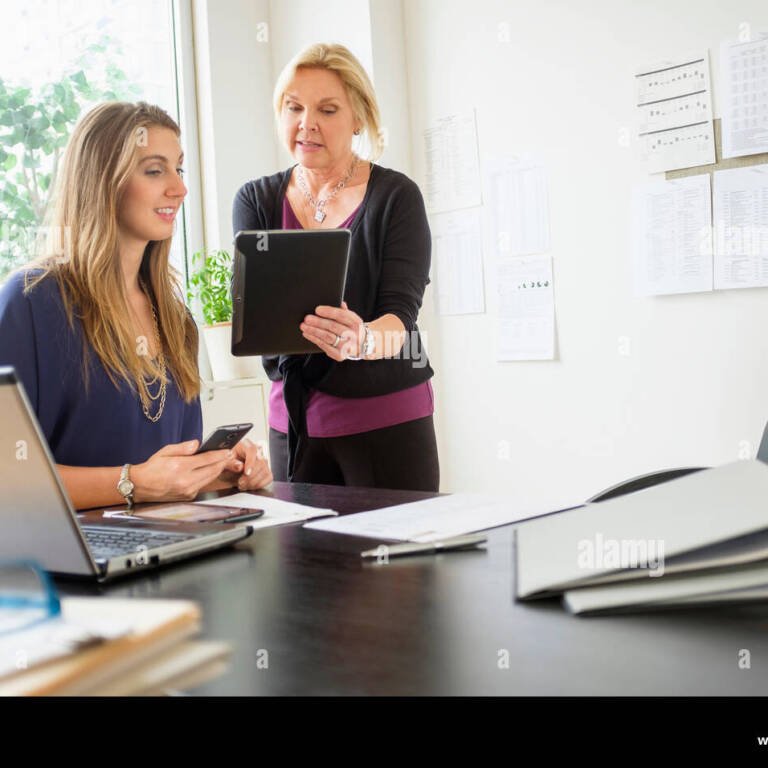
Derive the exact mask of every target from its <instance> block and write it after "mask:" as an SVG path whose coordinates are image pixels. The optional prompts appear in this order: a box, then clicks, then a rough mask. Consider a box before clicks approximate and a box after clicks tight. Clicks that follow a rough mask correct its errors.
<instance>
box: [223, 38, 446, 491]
mask: <svg viewBox="0 0 768 768" xmlns="http://www.w3.org/2000/svg"><path fill="white" fill-rule="evenodd" d="M274 109H275V114H276V117H277V122H278V130H279V134H280V138H281V140H282V142H283V143H284V145H285V147H286V148H287V149H288V151H289V152H290V153H291V155H292V156H293V158H294V159H295V161H296V164H295V165H293V166H292V167H291V168H288V169H287V170H285V171H282V172H280V173H276V174H274V175H272V176H264V177H262V178H260V179H256V180H255V181H251V182H248V183H247V184H245V185H244V186H243V187H242V188H241V189H240V190H239V192H238V194H237V196H236V198H235V201H234V210H233V225H234V231H235V232H238V231H242V230H253V229H299V228H303V229H332V228H347V229H350V230H351V233H352V237H351V252H350V263H349V271H348V276H347V283H346V287H345V301H344V302H343V303H342V306H341V307H328V306H319V307H317V308H316V309H315V313H314V314H311V315H307V316H306V317H305V318H304V321H303V322H302V323H301V326H300V327H301V331H302V333H303V335H304V336H305V338H307V339H309V340H310V341H312V342H313V343H314V344H316V345H317V348H318V352H320V353H322V354H313V355H285V356H281V357H279V358H276V357H270V358H265V359H264V367H265V370H266V372H267V374H268V376H269V378H270V379H271V380H272V382H273V383H272V389H271V393H270V401H269V426H270V452H271V458H272V468H273V472H274V474H275V477H276V479H289V480H292V481H296V482H313V483H331V484H343V485H357V486H369V487H379V488H403V489H415V490H429V491H437V490H438V486H439V465H438V457H437V446H436V441H435V432H434V425H433V420H432V414H433V411H434V405H433V394H432V387H431V384H430V381H429V380H430V378H431V377H432V376H433V371H432V368H431V367H430V365H429V363H428V361H427V359H426V356H425V354H424V351H423V348H422V346H421V339H420V337H419V332H418V328H417V325H416V320H417V317H418V313H419V309H420V307H421V303H422V298H423V295H424V289H425V287H426V285H427V283H428V282H429V264H430V249H431V238H430V232H429V225H428V223H427V217H426V212H425V209H424V201H423V199H422V196H421V193H420V191H419V188H418V187H417V185H416V184H415V183H414V182H413V181H411V180H410V179H409V178H408V177H407V176H405V175H403V174H402V173H399V172H398V171H394V170H390V169H387V168H383V167H381V166H379V165H376V164H375V163H374V162H372V161H374V160H376V159H377V158H378V156H379V155H380V153H381V146H382V141H381V135H382V132H381V126H380V116H379V108H378V105H377V102H376V95H375V93H374V90H373V86H372V85H371V82H370V79H369V78H368V76H367V74H366V73H365V70H364V69H363V67H362V66H361V64H360V62H359V61H358V60H357V59H356V58H355V57H354V56H353V55H352V53H350V51H349V50H348V49H347V48H345V47H344V46H341V45H323V44H318V45H312V46H310V47H309V48H307V49H306V50H304V51H302V52H301V53H299V54H298V55H297V56H296V57H295V58H294V59H293V60H292V61H291V62H290V63H289V64H288V65H287V66H286V68H285V69H284V70H283V72H282V74H281V75H280V77H279V79H278V81H277V85H276V87H275V94H274ZM358 137H360V138H359V139H358ZM366 138H367V140H368V142H367V143H368V144H369V146H370V147H371V148H372V150H371V152H370V159H369V160H364V159H363V158H362V157H360V156H359V155H358V154H357V152H356V151H355V146H356V144H358V143H360V142H361V140H362V139H366ZM297 279H300V275H297Z"/></svg>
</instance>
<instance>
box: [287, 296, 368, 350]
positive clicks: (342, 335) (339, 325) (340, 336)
mask: <svg viewBox="0 0 768 768" xmlns="http://www.w3.org/2000/svg"><path fill="white" fill-rule="evenodd" d="M315 312H316V314H314V315H307V316H306V317H305V318H304V322H303V323H302V324H301V325H300V326H299V328H300V329H301V333H302V335H303V336H304V338H305V339H307V340H308V341H311V342H312V343H313V344H316V345H317V346H318V347H320V349H322V350H323V352H325V354H326V355H328V357H330V358H331V359H332V360H336V361H337V362H341V361H342V360H346V359H347V358H348V357H359V356H360V348H361V346H362V338H363V321H362V319H361V318H360V316H359V315H357V314H355V313H354V312H352V310H350V309H349V307H347V302H346V301H342V302H341V307H340V308H339V307H329V306H325V305H322V306H319V307H316V308H315Z"/></svg>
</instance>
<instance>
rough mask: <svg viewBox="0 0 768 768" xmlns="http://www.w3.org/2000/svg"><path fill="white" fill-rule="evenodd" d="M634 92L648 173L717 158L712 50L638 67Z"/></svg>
mask: <svg viewBox="0 0 768 768" xmlns="http://www.w3.org/2000/svg"><path fill="white" fill-rule="evenodd" d="M635 96H636V101H635V103H636V105H637V106H636V119H637V126H638V139H639V141H640V151H641V156H642V159H643V162H644V164H645V166H646V170H647V171H648V172H649V173H660V172H661V171H672V170H675V169H678V168H691V167H694V166H697V165H706V164H708V163H714V162H715V136H714V129H713V126H712V93H711V86H710V76H709V52H708V51H706V50H705V51H701V52H698V53H695V54H693V55H682V56H677V57H675V58H672V59H666V60H663V61H657V62H655V63H654V64H651V65H648V66H643V67H639V68H638V70H637V72H636V73H635Z"/></svg>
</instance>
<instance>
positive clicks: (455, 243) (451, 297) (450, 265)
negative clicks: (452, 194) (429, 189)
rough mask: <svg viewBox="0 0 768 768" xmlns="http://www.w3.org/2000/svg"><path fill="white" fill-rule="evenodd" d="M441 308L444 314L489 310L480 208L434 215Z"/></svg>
mask: <svg viewBox="0 0 768 768" xmlns="http://www.w3.org/2000/svg"><path fill="white" fill-rule="evenodd" d="M432 249H433V253H434V254H435V258H434V260H433V264H434V268H433V274H434V275H435V288H436V293H437V310H438V313H439V314H441V315H467V314H472V313H477V312H485V287H484V284H483V250H482V249H483V227H482V218H481V212H480V209H479V208H473V209H469V210H465V211H456V212H454V213H444V214H440V215H438V216H434V217H433V218H432Z"/></svg>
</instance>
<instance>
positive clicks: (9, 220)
mask: <svg viewBox="0 0 768 768" xmlns="http://www.w3.org/2000/svg"><path fill="white" fill-rule="evenodd" d="M116 54H119V49H118V48H117V46H116V45H115V44H114V42H113V41H112V40H110V39H109V38H107V37H104V38H102V39H101V40H100V41H99V42H98V43H94V44H92V45H90V46H89V47H88V48H87V49H86V51H85V53H84V54H83V55H82V56H80V57H79V58H78V60H77V62H76V64H75V66H74V68H73V71H71V72H70V73H67V74H64V75H62V77H61V78H60V79H59V80H58V81H56V82H49V83H45V84H43V85H42V86H40V87H36V88H32V87H25V86H23V85H19V84H15V83H12V82H9V81H7V80H4V79H2V78H0V282H2V281H3V280H4V279H5V277H6V276H7V275H8V274H9V273H10V272H11V271H13V270H14V269H15V268H16V267H18V266H20V265H21V264H24V263H25V262H27V261H28V260H29V259H30V257H31V256H32V247H33V245H34V241H35V237H36V233H37V227H40V226H42V225H43V217H44V215H45V210H46V208H47V205H48V202H49V198H50V192H51V190H52V188H53V184H54V179H55V177H56V172H57V170H58V166H59V162H60V160H61V156H62V153H63V151H64V147H65V146H66V144H67V141H68V139H69V136H70V134H71V133H72V130H73V128H74V127H75V124H76V123H77V121H78V119H79V118H80V116H81V114H82V113H83V112H84V110H85V109H86V108H87V107H89V106H92V105H94V104H96V103H98V102H100V101H115V100H128V101H134V100H136V99H137V98H139V97H140V96H141V91H140V89H139V88H137V87H136V86H134V85H131V84H129V83H128V81H127V77H126V75H125V73H124V72H123V71H122V70H121V69H120V68H119V67H118V66H117V65H116V64H115V63H114V57H115V55H116ZM110 59H111V60H110Z"/></svg>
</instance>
